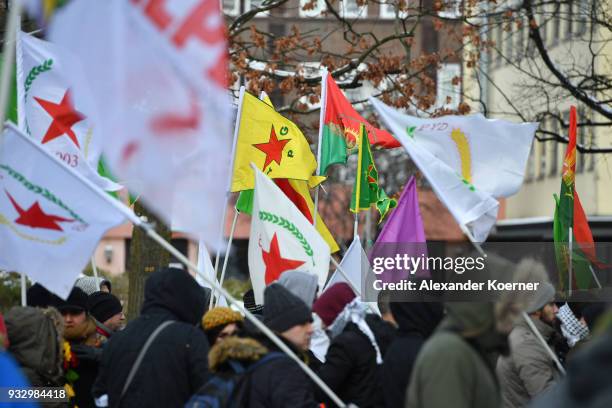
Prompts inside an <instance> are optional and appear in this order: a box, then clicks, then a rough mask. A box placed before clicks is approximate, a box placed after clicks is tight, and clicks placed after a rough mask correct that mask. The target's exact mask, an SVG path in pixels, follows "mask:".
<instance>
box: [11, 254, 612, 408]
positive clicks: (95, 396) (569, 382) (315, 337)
mask: <svg viewBox="0 0 612 408" xmlns="http://www.w3.org/2000/svg"><path fill="white" fill-rule="evenodd" d="M519 267H521V265H519ZM522 267H523V268H525V267H526V268H538V267H539V266H538V265H536V264H535V263H528V264H523V265H522ZM27 295H28V297H27V299H28V306H27V307H13V308H12V309H10V310H9V311H8V312H7V313H6V314H5V315H4V316H3V322H2V319H0V345H1V348H2V350H3V352H2V353H0V356H1V358H0V367H2V371H1V374H0V377H2V378H1V379H0V386H13V387H18V386H21V387H23V386H34V387H63V388H65V389H66V390H67V393H68V396H69V397H70V398H69V402H68V403H66V402H60V401H58V402H57V403H52V404H45V405H44V406H58V407H61V406H72V407H79V408H87V407H183V406H185V407H191V408H195V407H262V408H263V407H266V408H275V407H313V408H314V407H334V406H336V405H335V403H334V401H333V399H332V398H331V397H330V395H328V393H326V392H324V391H323V390H322V388H321V387H319V386H318V385H317V384H316V383H315V382H314V381H313V380H312V379H311V377H309V376H308V375H307V373H306V372H305V370H304V369H303V368H302V367H301V366H300V364H298V362H297V361H295V360H294V359H293V358H292V357H290V356H289V355H288V354H286V353H285V352H283V351H282V350H281V348H280V347H279V346H278V344H276V343H275V342H274V341H272V340H271V339H270V338H268V337H267V336H266V335H265V334H264V333H262V332H261V331H260V330H259V329H258V328H257V326H256V325H254V324H253V323H252V322H251V321H249V320H248V319H245V316H243V315H242V314H241V313H239V312H238V311H236V310H234V309H232V308H229V307H213V308H211V309H209V303H210V296H211V293H210V290H209V289H207V288H204V287H201V286H200V285H199V284H198V283H197V282H196V281H195V280H194V279H193V278H192V276H191V275H189V273H188V272H186V271H185V270H182V269H177V268H162V269H160V270H158V271H156V272H154V273H152V274H151V275H150V277H149V278H148V279H147V281H146V284H145V298H144V303H143V306H142V309H141V313H140V315H139V316H138V317H137V318H135V319H133V320H132V321H130V322H129V324H127V325H125V318H124V315H123V312H122V305H121V302H120V301H119V299H117V297H115V296H114V295H113V294H112V293H111V285H110V283H109V282H108V281H100V280H95V279H94V278H88V277H86V278H81V279H79V280H78V281H77V283H76V284H75V287H74V288H73V290H72V292H71V293H70V295H69V296H68V298H67V299H66V300H63V299H60V298H59V297H57V296H55V295H53V294H51V293H50V292H48V291H47V290H46V289H45V288H43V287H42V286H40V285H34V286H32V287H31V288H30V289H29V290H28V294H27ZM554 295H555V290H554V288H553V287H552V286H551V285H550V284H549V283H545V284H542V285H541V287H540V288H539V289H538V290H537V291H536V292H534V293H533V295H531V296H530V298H529V299H528V302H527V304H526V305H525V307H524V309H523V310H521V313H517V312H516V310H514V309H513V308H512V307H511V306H510V304H509V303H507V300H506V303H504V302H503V301H501V300H500V301H498V302H490V303H476V302H472V303H469V302H449V303H440V302H438V303H435V302H429V303H428V302H399V301H395V299H394V296H392V295H390V294H389V293H386V292H383V293H381V295H380V296H379V301H378V305H377V306H378V307H377V308H374V307H373V305H371V304H368V303H365V302H362V301H361V300H360V298H359V297H358V296H356V294H355V293H354V292H353V290H352V288H351V287H350V286H349V285H348V284H346V283H337V284H334V285H333V286H331V287H329V288H328V289H327V290H325V291H324V292H323V293H321V294H319V295H318V287H317V278H316V277H315V276H314V275H311V274H308V273H305V272H300V271H287V272H285V273H283V274H282V276H281V278H280V279H279V280H278V281H277V282H275V283H272V284H270V285H268V286H267V287H266V289H265V291H264V302H263V305H257V304H255V301H254V299H255V298H254V296H253V292H252V291H249V292H247V293H246V294H245V296H244V299H243V300H244V305H245V308H246V309H247V310H249V311H250V312H251V313H252V314H253V315H255V317H256V318H257V319H259V320H260V321H261V322H263V323H264V324H265V325H266V326H267V327H268V328H269V329H270V330H272V331H273V332H274V333H275V334H276V335H277V336H278V337H279V338H280V339H281V341H282V342H283V343H284V344H285V345H286V346H287V347H289V349H290V350H291V351H293V353H295V355H297V356H298V358H299V359H301V360H302V362H303V363H305V364H306V365H307V366H308V367H309V368H310V369H311V370H312V371H313V372H314V373H316V375H317V376H318V377H319V378H320V379H321V380H322V381H323V382H324V383H325V384H327V386H328V387H329V388H330V389H331V390H332V391H333V392H334V393H335V394H336V395H337V396H338V397H339V398H340V399H341V400H342V401H344V402H345V403H346V404H351V406H356V407H362V408H364V407H399V408H402V407H407V408H442V407H444V408H446V407H459V408H461V407H466V408H467V407H474V408H496V407H503V408H510V407H527V406H531V407H535V408H541V407H555V408H564V407H568V408H569V407H587V408H599V407H610V406H612V388H610V387H608V383H609V379H608V376H607V375H606V374H607V373H609V372H610V369H611V368H612V331H610V330H607V326H608V325H609V324H608V321H609V320H610V319H609V318H608V314H607V312H606V308H605V305H603V304H600V303H582V304H578V303H575V304H567V303H566V304H562V305H558V304H556V303H555V302H554V301H553V298H554ZM376 309H378V310H377V311H375V310H376ZM522 312H524V313H522ZM596 323H597V324H598V325H599V326H601V328H600V329H599V333H600V334H598V335H595V334H594V333H595V332H596V330H594V327H595V325H596ZM19 406H22V407H26V406H28V405H26V404H21V405H19ZM29 406H36V405H35V404H31V405H29Z"/></svg>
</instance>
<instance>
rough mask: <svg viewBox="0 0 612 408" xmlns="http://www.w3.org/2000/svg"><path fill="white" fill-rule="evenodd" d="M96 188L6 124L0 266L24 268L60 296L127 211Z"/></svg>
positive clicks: (0, 174) (1, 149)
mask: <svg viewBox="0 0 612 408" xmlns="http://www.w3.org/2000/svg"><path fill="white" fill-rule="evenodd" d="M96 189H97V187H96V186H94V185H93V184H92V183H91V182H89V181H88V180H86V179H85V178H83V177H82V176H80V175H79V174H77V173H76V172H74V171H72V170H71V169H70V168H68V167H67V166H64V165H63V164H62V162H60V161H59V159H56V158H54V157H53V156H52V155H51V154H50V153H48V152H47V151H45V150H44V149H43V148H42V147H41V145H40V144H38V143H36V142H35V141H34V140H32V139H31V138H29V137H28V136H26V135H24V134H23V133H21V132H19V130H17V128H16V127H14V126H12V125H7V127H6V128H5V132H4V136H3V139H2V144H1V145H0V269H5V270H9V271H16V272H21V273H25V274H26V275H28V276H29V277H30V279H32V280H34V281H36V282H39V283H40V284H41V285H43V286H45V287H46V288H47V289H49V290H50V291H52V292H54V293H56V294H57V295H58V296H60V297H63V298H66V297H67V296H68V294H69V293H70V290H71V289H72V285H73V284H74V281H75V279H76V278H77V276H78V275H79V273H80V272H81V271H82V270H83V268H84V267H85V266H86V265H87V263H88V262H89V260H90V259H91V255H92V253H93V251H94V250H95V248H96V245H97V244H98V241H99V240H100V238H101V237H102V236H103V235H104V233H105V232H106V231H107V230H108V229H110V228H112V227H114V226H116V225H118V224H121V223H122V222H124V221H125V219H126V215H125V214H126V212H128V211H129V210H127V209H125V210H122V209H121V208H120V207H119V206H121V204H120V203H119V202H115V201H113V200H112V199H111V198H110V197H106V195H105V193H103V192H102V191H101V190H98V191H97V192H96ZM124 211H125V212H124Z"/></svg>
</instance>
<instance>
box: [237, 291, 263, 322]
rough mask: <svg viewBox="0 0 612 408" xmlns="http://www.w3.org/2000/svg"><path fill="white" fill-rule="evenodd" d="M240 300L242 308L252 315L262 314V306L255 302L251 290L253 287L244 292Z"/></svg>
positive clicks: (253, 293)
mask: <svg viewBox="0 0 612 408" xmlns="http://www.w3.org/2000/svg"><path fill="white" fill-rule="evenodd" d="M242 302H243V303H244V308H245V309H246V310H248V311H249V312H251V313H253V314H254V315H258V316H261V315H262V314H263V306H262V305H258V304H256V303H255V292H253V289H249V290H247V291H246V292H244V295H243V296H242Z"/></svg>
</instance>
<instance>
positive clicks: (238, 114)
mask: <svg viewBox="0 0 612 408" xmlns="http://www.w3.org/2000/svg"><path fill="white" fill-rule="evenodd" d="M244 92H245V88H244V85H243V86H241V87H240V95H239V96H238V111H237V112H236V122H235V124H234V140H233V141H232V156H231V157H232V159H231V162H230V170H229V173H228V179H227V189H226V190H225V191H226V193H225V204H224V206H223V216H222V217H221V231H220V232H219V241H218V242H217V253H216V255H215V279H217V275H218V272H219V258H220V257H221V245H222V243H223V235H224V234H225V218H226V217H227V205H228V203H229V198H230V194H231V185H232V176H233V175H234V161H235V158H236V143H237V141H238V132H239V130H240V118H241V116H242V100H243V99H244ZM210 300H211V302H212V300H213V296H212V294H211V296H210ZM211 306H212V303H211Z"/></svg>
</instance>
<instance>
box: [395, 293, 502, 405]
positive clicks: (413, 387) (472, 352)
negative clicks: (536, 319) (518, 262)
mask: <svg viewBox="0 0 612 408" xmlns="http://www.w3.org/2000/svg"><path fill="white" fill-rule="evenodd" d="M446 308H447V310H448V314H447V316H446V317H445V318H444V320H442V322H441V323H440V325H439V327H438V328H437V329H436V332H435V333H434V334H433V335H432V336H431V337H430V338H429V339H428V340H427V341H426V342H425V344H424V345H423V347H422V348H421V351H420V352H419V355H418V356H417V359H416V361H415V363H414V367H413V368H412V373H411V374H410V384H409V386H408V392H407V395H406V402H405V404H404V407H405V408H447V407H453V408H499V406H500V404H501V395H500V390H499V384H498V382H497V378H496V376H495V361H496V360H497V356H498V355H499V353H506V352H507V348H508V342H507V335H505V334H503V333H499V332H498V331H497V323H498V322H499V321H505V319H506V317H505V316H498V314H497V313H496V309H495V307H494V304H493V303H475V302H465V303H461V302H454V303H448V304H446ZM501 309H503V310H506V309H505V308H500V310H501Z"/></svg>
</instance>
